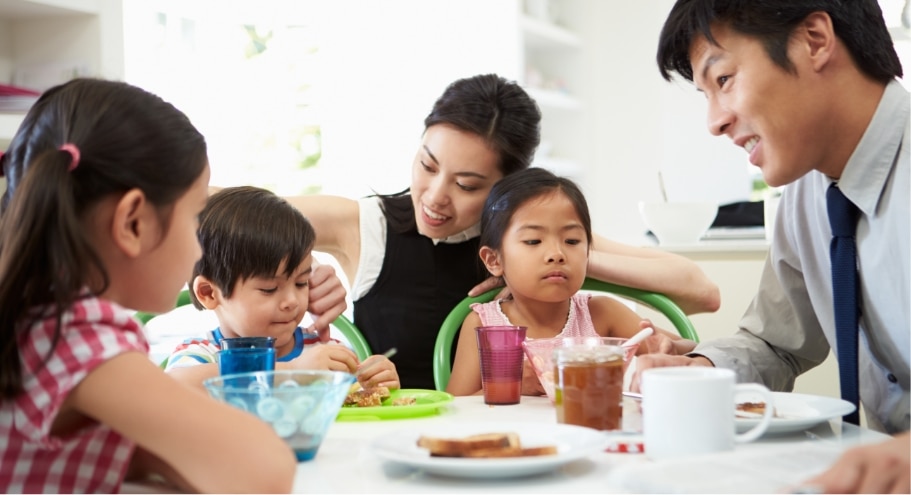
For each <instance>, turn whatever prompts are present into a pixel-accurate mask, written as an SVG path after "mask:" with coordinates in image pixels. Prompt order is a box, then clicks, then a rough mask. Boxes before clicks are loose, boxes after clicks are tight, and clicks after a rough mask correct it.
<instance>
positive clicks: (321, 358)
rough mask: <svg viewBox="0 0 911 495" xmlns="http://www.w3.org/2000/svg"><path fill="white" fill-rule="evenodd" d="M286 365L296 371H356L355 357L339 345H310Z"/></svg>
mask: <svg viewBox="0 0 911 495" xmlns="http://www.w3.org/2000/svg"><path fill="white" fill-rule="evenodd" d="M288 364H290V365H291V366H292V367H293V368H296V369H305V370H329V371H344V372H346V373H352V374H353V373H354V372H355V370H357V355H356V354H354V351H352V350H351V349H349V348H348V347H346V346H344V345H341V344H321V345H312V346H309V347H307V348H305V349H304V352H302V353H301V355H300V356H298V357H296V358H295V359H293V360H292V361H291V362H290V363H288Z"/></svg>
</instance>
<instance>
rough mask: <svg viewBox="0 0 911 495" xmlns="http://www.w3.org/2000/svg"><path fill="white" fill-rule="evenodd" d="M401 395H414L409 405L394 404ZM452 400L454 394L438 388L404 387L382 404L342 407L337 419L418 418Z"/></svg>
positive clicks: (429, 413) (432, 412)
mask: <svg viewBox="0 0 911 495" xmlns="http://www.w3.org/2000/svg"><path fill="white" fill-rule="evenodd" d="M401 397H414V398H415V400H416V402H415V403H414V404H411V405H409V406H393V405H392V401H393V400H395V399H397V398H401ZM450 402H452V394H448V393H446V392H440V391H438V390H424V389H420V388H403V389H400V390H393V391H392V392H390V394H389V398H387V399H384V400H383V405H382V406H373V407H351V406H349V407H342V409H341V411H339V413H338V417H337V418H336V421H379V420H383V419H401V418H416V417H420V416H429V415H431V414H437V412H438V411H439V409H440V408H441V407H443V406H445V405H446V404H449V403H450Z"/></svg>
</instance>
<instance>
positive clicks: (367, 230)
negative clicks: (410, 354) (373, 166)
mask: <svg viewBox="0 0 911 495" xmlns="http://www.w3.org/2000/svg"><path fill="white" fill-rule="evenodd" d="M357 203H358V209H359V211H360V231H361V256H360V259H359V260H358V263H357V273H355V274H354V283H353V284H352V286H351V300H352V301H357V300H358V299H360V298H361V297H362V296H363V295H364V294H366V293H367V292H369V291H370V289H371V288H373V284H374V283H376V279H377V277H379V276H380V270H381V269H382V268H383V258H384V257H385V255H386V217H385V216H383V210H382V208H380V198H378V197H369V198H361V199H359V200H358V201H357Z"/></svg>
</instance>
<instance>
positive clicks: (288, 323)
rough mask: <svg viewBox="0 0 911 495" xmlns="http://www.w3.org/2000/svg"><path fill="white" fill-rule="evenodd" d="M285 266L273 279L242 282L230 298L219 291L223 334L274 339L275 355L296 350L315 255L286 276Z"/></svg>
mask: <svg viewBox="0 0 911 495" xmlns="http://www.w3.org/2000/svg"><path fill="white" fill-rule="evenodd" d="M285 264H286V262H282V264H281V266H279V267H278V270H277V271H276V272H275V275H274V276H272V277H253V278H248V279H246V280H238V281H237V283H235V284H234V290H233V292H232V293H231V297H230V298H225V297H224V294H222V293H221V291H220V290H217V289H216V291H215V297H216V300H217V306H215V314H216V315H217V316H218V323H219V325H220V329H221V333H222V335H224V336H225V337H227V338H231V337H274V338H275V352H276V355H277V356H279V357H281V356H284V355H286V354H288V353H289V352H291V350H292V349H293V348H294V330H295V329H296V328H297V326H298V325H299V324H300V322H301V320H302V319H303V318H304V313H306V311H307V306H308V304H309V302H310V286H309V283H310V273H311V265H312V264H313V257H312V255H308V256H307V257H305V258H304V259H303V261H301V264H300V265H298V267H297V268H296V269H295V270H294V272H292V274H291V276H290V277H288V276H287V275H285Z"/></svg>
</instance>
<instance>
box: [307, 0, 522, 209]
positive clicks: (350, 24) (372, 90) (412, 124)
mask: <svg viewBox="0 0 911 495" xmlns="http://www.w3.org/2000/svg"><path fill="white" fill-rule="evenodd" d="M517 14H518V8H517V4H516V3H515V2H514V1H502V0H498V1H490V0H459V1H457V2H454V1H446V0H442V1H441V0H434V1H428V0H397V1H390V2H387V1H384V2H363V1H357V0H342V1H332V2H328V4H327V7H326V12H325V23H324V26H325V29H324V30H323V31H322V33H321V42H320V52H321V54H322V56H323V57H324V59H325V60H335V61H337V62H339V63H334V64H332V65H331V66H328V65H327V66H326V67H325V71H324V73H323V78H324V82H326V84H325V85H324V89H325V94H323V100H322V105H323V109H322V115H323V117H324V119H325V120H323V124H322V130H323V146H324V155H323V160H322V161H321V163H320V168H323V169H325V170H331V171H332V172H331V174H330V175H331V177H329V178H328V180H327V182H326V187H325V188H324V190H325V191H326V192H329V193H336V194H342V195H345V196H348V197H360V196H364V195H367V194H370V193H371V189H373V190H376V191H377V192H382V193H391V192H397V191H400V190H402V189H404V188H406V187H408V185H409V183H410V178H411V163H412V160H413V159H414V155H415V153H416V152H417V149H418V146H419V144H420V138H421V134H422V133H423V131H424V124H423V122H424V118H425V117H426V116H427V114H428V113H429V112H430V110H431V108H432V106H433V103H434V101H436V99H437V98H438V97H439V96H440V95H441V94H442V93H443V90H444V89H445V88H446V86H447V85H448V84H449V83H451V82H452V81H454V80H456V79H459V78H462V77H467V76H472V75H475V74H480V73H486V72H497V73H499V74H501V75H503V76H504V77H508V78H510V79H515V78H517V77H518V73H517V63H516V60H517V58H518V56H519V52H518V49H519V48H518V42H519V39H518V31H517V24H516V19H517Z"/></svg>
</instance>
